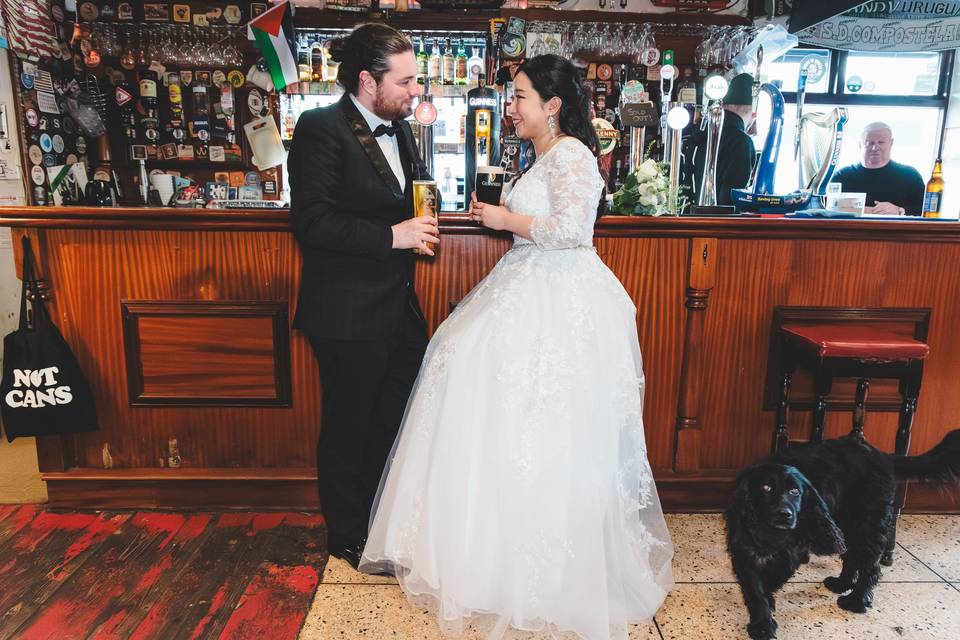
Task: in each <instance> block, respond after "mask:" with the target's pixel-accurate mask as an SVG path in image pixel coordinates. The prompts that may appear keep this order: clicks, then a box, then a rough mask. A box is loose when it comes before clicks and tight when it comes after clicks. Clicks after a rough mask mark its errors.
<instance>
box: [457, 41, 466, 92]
mask: <svg viewBox="0 0 960 640" xmlns="http://www.w3.org/2000/svg"><path fill="white" fill-rule="evenodd" d="M456 66H457V77H456V79H455V82H456V83H457V84H467V50H466V49H464V48H463V40H460V46H459V47H458V48H457V60H456Z"/></svg>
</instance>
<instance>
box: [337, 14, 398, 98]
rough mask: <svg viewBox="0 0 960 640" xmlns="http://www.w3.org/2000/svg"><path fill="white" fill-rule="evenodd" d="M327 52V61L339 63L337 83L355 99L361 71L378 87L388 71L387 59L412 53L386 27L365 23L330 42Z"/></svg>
mask: <svg viewBox="0 0 960 640" xmlns="http://www.w3.org/2000/svg"><path fill="white" fill-rule="evenodd" d="M328 48H329V49H328V50H329V52H330V57H331V58H333V60H334V62H339V63H340V67H339V69H337V83H338V84H339V85H340V86H341V87H343V88H344V90H346V91H349V92H350V93H352V94H354V95H356V94H357V91H358V90H359V87H360V72H361V71H366V72H368V73H369V74H370V75H371V76H373V79H374V80H376V82H377V84H380V82H381V81H382V80H383V75H384V74H385V73H386V72H387V71H389V70H390V60H389V58H390V56H392V55H395V54H398V53H405V52H407V51H413V43H411V42H410V39H409V38H407V36H405V35H403V34H402V33H401V32H399V31H397V30H396V29H394V28H393V27H391V26H389V25H386V24H382V23H379V22H369V23H366V24H361V25H357V27H355V28H354V30H353V31H351V32H350V33H349V34H347V35H345V36H342V37H339V38H333V39H332V40H330V44H329V45H328Z"/></svg>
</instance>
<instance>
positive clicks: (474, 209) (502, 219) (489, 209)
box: [470, 191, 511, 231]
mask: <svg viewBox="0 0 960 640" xmlns="http://www.w3.org/2000/svg"><path fill="white" fill-rule="evenodd" d="M500 201H501V203H502V202H503V198H501V199H500ZM510 215H511V214H510V210H509V209H507V208H506V207H504V206H500V205H494V204H486V203H485V202H480V201H478V200H477V192H476V191H474V192H473V193H472V194H470V219H471V220H473V221H474V222H479V223H480V224H482V225H483V226H485V227H487V228H488V229H493V230H494V231H503V230H504V229H506V228H507V218H509V217H510Z"/></svg>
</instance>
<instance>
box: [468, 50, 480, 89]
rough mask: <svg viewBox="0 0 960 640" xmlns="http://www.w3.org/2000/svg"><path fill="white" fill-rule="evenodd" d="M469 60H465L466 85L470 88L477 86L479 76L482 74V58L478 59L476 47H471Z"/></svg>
mask: <svg viewBox="0 0 960 640" xmlns="http://www.w3.org/2000/svg"><path fill="white" fill-rule="evenodd" d="M471 53H472V55H471V56H470V59H469V60H467V84H469V85H470V86H471V87H475V86H477V83H478V81H479V79H480V74H481V73H483V58H481V57H480V50H479V48H478V47H471Z"/></svg>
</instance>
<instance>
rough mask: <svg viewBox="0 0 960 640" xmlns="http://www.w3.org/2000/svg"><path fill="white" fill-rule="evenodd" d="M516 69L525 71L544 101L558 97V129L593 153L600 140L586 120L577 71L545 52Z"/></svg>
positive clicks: (585, 99)
mask: <svg viewBox="0 0 960 640" xmlns="http://www.w3.org/2000/svg"><path fill="white" fill-rule="evenodd" d="M520 72H523V73H525V74H527V77H528V78H530V84H532V85H533V88H534V90H535V91H536V92H537V93H538V94H539V95H540V99H541V100H543V101H544V102H546V101H547V100H549V99H550V98H553V97H554V96H556V97H558V98H560V103H561V104H560V113H559V114H557V115H558V116H559V117H558V118H557V124H558V125H559V127H560V131H561V132H563V133H565V134H567V135H568V136H573V137H574V138H577V139H578V140H580V142H582V143H583V144H585V145H587V148H588V149H590V151H592V152H593V155H597V154H598V153H599V150H600V140H599V139H598V138H597V132H596V131H595V130H594V128H593V123H592V122H590V95H589V94H588V93H587V91H586V89H584V88H583V83H582V82H581V78H580V71H579V70H578V69H577V68H576V67H575V66H573V64H572V63H571V62H570V61H569V60H567V59H566V58H561V57H560V56H556V55H553V54H551V53H548V54H545V55H542V56H535V57H533V58H528V59H527V60H526V61H525V62H524V63H523V64H521V65H520V68H519V69H517V73H520Z"/></svg>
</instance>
